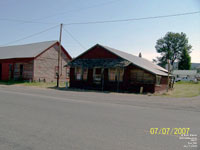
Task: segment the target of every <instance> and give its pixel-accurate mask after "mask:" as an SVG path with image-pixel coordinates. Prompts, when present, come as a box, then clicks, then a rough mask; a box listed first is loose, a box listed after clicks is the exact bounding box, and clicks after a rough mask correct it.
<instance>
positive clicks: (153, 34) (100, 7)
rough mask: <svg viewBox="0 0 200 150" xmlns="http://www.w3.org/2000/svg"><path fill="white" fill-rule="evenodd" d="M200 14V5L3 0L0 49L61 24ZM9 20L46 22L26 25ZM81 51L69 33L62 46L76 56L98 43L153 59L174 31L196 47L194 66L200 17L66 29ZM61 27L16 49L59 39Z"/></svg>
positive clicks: (188, 1)
mask: <svg viewBox="0 0 200 150" xmlns="http://www.w3.org/2000/svg"><path fill="white" fill-rule="evenodd" d="M193 11H200V0H167V1H166V0H101V1H99V0H76V1H75V0H42V1H41V0H34V1H27V0H6V1H0V27H1V28H0V34H1V36H0V45H4V44H5V43H8V42H11V41H14V40H18V39H21V38H23V37H26V36H29V35H31V34H34V33H37V32H40V31H42V30H45V29H47V28H50V27H52V26H55V25H56V24H60V23H66V24H67V23H71V22H87V21H98V20H100V21H101V20H115V19H128V18H140V17H151V16H160V15H170V14H178V13H186V12H193ZM2 18H5V19H17V20H31V21H38V22H45V23H50V24H39V23H22V22H15V21H5V20H4V21H3V20H1V19H2ZM64 28H65V29H67V30H68V31H69V32H70V33H71V34H72V35H73V36H74V37H75V38H76V39H77V40H78V41H80V43H81V44H82V45H83V46H84V48H83V47H81V46H80V45H79V44H78V43H77V42H76V41H74V40H73V39H72V38H71V37H70V36H69V35H68V34H67V33H66V32H64V31H63V40H62V44H63V45H64V47H65V48H66V49H67V51H68V52H69V53H70V54H71V55H72V56H73V57H76V56H77V55H79V54H80V53H82V52H83V51H85V50H86V49H88V48H90V47H91V46H93V45H94V44H96V43H99V44H102V45H107V46H110V47H113V48H117V49H119V50H123V51H126V52H128V53H131V54H134V55H138V54H139V52H142V55H143V57H145V58H147V59H149V60H152V59H153V58H155V57H156V56H158V54H157V53H156V50H155V44H156V41H157V40H158V39H159V38H161V37H163V36H164V35H165V34H166V33H167V32H168V31H172V32H184V33H186V34H187V36H188V38H189V43H190V44H191V45H192V46H193V52H192V54H191V56H192V62H199V63H200V14H194V15H188V16H179V17H170V18H161V19H153V20H140V21H132V22H118V23H105V24H87V25H70V26H64ZM58 37H59V27H57V28H54V29H52V30H49V31H48V32H45V33H42V34H40V35H37V36H34V37H31V38H28V39H25V40H21V41H18V42H15V43H11V44H12V45H16V44H24V43H32V42H38V41H46V40H58Z"/></svg>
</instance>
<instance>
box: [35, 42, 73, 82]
mask: <svg viewBox="0 0 200 150" xmlns="http://www.w3.org/2000/svg"><path fill="white" fill-rule="evenodd" d="M58 50H59V46H58V45H54V46H53V47H51V48H50V49H48V50H47V51H45V52H44V53H42V54H41V55H39V56H38V57H37V58H36V59H35V60H34V65H33V68H34V69H33V70H34V75H33V78H34V79H33V80H34V81H39V80H40V81H44V80H45V81H46V82H55V81H56V80H57V77H56V72H57V68H58V67H57V66H58ZM63 50H64V49H63ZM61 56H62V57H61V63H60V66H61V67H60V73H61V76H60V81H66V77H67V73H66V72H67V71H66V67H64V65H66V64H67V62H69V60H70V59H69V58H68V57H67V56H66V54H65V53H64V52H63V51H62V53H61Z"/></svg>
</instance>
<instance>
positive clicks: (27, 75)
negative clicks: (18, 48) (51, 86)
mask: <svg viewBox="0 0 200 150" xmlns="http://www.w3.org/2000/svg"><path fill="white" fill-rule="evenodd" d="M20 65H23V73H22V76H20ZM18 79H23V80H31V81H32V80H33V60H32V61H29V62H21V63H20V62H18V63H15V64H14V80H18Z"/></svg>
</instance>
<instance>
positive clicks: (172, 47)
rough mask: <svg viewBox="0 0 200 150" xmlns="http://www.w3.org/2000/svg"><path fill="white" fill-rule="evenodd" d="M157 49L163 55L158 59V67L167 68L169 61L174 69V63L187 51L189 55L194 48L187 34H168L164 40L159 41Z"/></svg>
mask: <svg viewBox="0 0 200 150" xmlns="http://www.w3.org/2000/svg"><path fill="white" fill-rule="evenodd" d="M155 48H156V51H157V52H158V53H160V55H161V57H157V62H158V65H160V66H162V67H165V66H166V64H167V59H169V60H170V64H171V66H172V67H173V65H174V62H175V61H177V60H180V57H181V54H182V52H183V51H184V50H186V51H187V52H188V54H189V53H190V52H191V51H190V50H191V48H192V46H191V45H190V44H188V38H187V37H186V34H185V33H182V32H181V33H173V32H168V33H167V34H166V35H165V36H164V37H163V38H160V39H158V40H157V42H156V46H155ZM172 69H173V68H172Z"/></svg>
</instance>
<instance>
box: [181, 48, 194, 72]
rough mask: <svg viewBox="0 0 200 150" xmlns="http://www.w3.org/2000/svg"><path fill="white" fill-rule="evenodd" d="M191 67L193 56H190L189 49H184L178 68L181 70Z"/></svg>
mask: <svg viewBox="0 0 200 150" xmlns="http://www.w3.org/2000/svg"><path fill="white" fill-rule="evenodd" d="M190 68H191V57H190V55H189V53H188V51H187V49H184V50H183V52H182V54H181V57H180V60H179V63H178V69H179V70H190Z"/></svg>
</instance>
